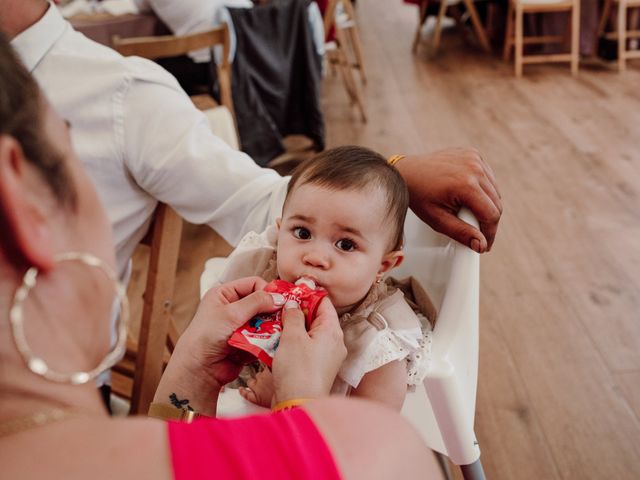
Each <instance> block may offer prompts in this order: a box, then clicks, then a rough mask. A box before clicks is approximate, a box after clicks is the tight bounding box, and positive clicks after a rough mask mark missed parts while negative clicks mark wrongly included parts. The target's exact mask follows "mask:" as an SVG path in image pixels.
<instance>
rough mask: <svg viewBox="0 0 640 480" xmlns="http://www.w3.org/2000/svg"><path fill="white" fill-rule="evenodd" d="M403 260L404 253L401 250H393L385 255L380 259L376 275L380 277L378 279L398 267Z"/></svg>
mask: <svg viewBox="0 0 640 480" xmlns="http://www.w3.org/2000/svg"><path fill="white" fill-rule="evenodd" d="M403 260H404V252H403V251H402V250H394V251H392V252H389V253H387V254H386V255H385V256H384V257H382V262H381V263H380V269H379V270H378V275H379V276H380V278H382V275H384V274H385V273H387V272H388V271H389V270H391V269H392V268H394V267H398V266H400V264H401V263H402V261H403Z"/></svg>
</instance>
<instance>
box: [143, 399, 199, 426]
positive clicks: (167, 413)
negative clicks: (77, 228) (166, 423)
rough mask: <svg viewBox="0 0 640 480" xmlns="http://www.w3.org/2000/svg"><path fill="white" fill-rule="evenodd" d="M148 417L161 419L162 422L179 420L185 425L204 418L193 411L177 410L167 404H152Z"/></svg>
mask: <svg viewBox="0 0 640 480" xmlns="http://www.w3.org/2000/svg"><path fill="white" fill-rule="evenodd" d="M147 416H149V417H153V418H159V419H160V420H179V421H181V422H184V423H191V422H193V421H194V420H195V419H196V418H200V417H204V415H200V414H199V413H197V412H195V411H193V410H187V409H185V408H176V407H174V406H173V405H167V404H166V403H152V404H151V405H149V411H148V412H147Z"/></svg>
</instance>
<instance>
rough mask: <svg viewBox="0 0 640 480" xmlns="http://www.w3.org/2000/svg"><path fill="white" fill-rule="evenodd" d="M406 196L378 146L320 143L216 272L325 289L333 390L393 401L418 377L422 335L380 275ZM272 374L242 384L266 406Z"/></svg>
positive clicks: (394, 257)
mask: <svg viewBox="0 0 640 480" xmlns="http://www.w3.org/2000/svg"><path fill="white" fill-rule="evenodd" d="M408 205H409V193H408V191H407V187H406V185H405V183H404V180H403V179H402V177H401V176H400V174H399V173H398V171H397V170H396V169H395V168H394V167H392V166H390V165H388V164H387V162H386V161H385V159H384V158H383V157H382V156H380V155H379V154H377V153H375V152H373V151H371V150H368V149H365V148H362V147H355V146H346V147H339V148H335V149H332V150H327V151H325V152H322V153H320V154H319V155H317V156H316V157H314V158H313V159H311V160H309V161H307V162H305V163H303V164H301V165H300V166H299V167H298V168H297V169H296V171H295V172H294V174H293V176H292V178H291V181H290V183H289V187H288V190H287V196H286V199H285V202H284V206H283V210H282V218H279V219H277V221H276V225H275V226H273V227H270V228H269V229H267V230H266V231H265V232H263V233H261V234H256V233H250V234H248V235H247V236H245V238H243V240H242V241H241V243H240V245H239V246H238V248H237V249H236V250H235V251H234V252H233V253H232V255H231V256H230V257H229V260H228V263H227V267H226V269H225V271H224V273H223V278H222V279H221V280H222V281H228V280H232V279H234V278H239V277H242V276H247V275H259V276H261V277H263V278H264V279H265V280H267V281H271V280H273V279H275V278H280V279H283V280H287V281H289V282H295V281H296V280H298V279H300V278H302V277H304V278H308V279H311V280H313V281H314V282H315V284H316V285H317V286H318V287H322V288H324V289H326V290H327V292H328V297H329V299H330V300H331V302H332V303H333V305H334V307H335V308H336V310H337V312H338V315H339V316H340V323H341V326H342V328H343V331H344V340H345V345H346V347H347V352H348V353H347V358H346V360H345V362H344V364H343V365H342V368H341V370H340V372H339V375H338V378H336V381H335V383H334V385H333V388H332V393H335V394H342V395H353V396H360V397H367V398H370V399H374V400H377V401H381V402H383V403H386V404H388V405H390V406H392V407H394V408H396V409H398V410H399V409H400V408H401V407H402V404H403V402H404V398H405V394H406V391H407V385H408V384H417V383H419V382H420V381H421V380H422V378H423V377H424V373H423V372H424V371H425V368H426V366H425V362H426V357H427V355H426V353H427V352H426V351H425V350H426V349H427V347H428V343H429V342H428V336H429V335H430V331H429V330H430V328H429V327H428V324H427V326H423V327H422V328H421V322H420V320H419V319H418V317H417V316H416V314H415V313H414V312H413V310H412V309H411V307H410V306H409V305H408V304H407V303H406V301H405V300H404V296H403V294H402V292H401V291H399V290H397V289H395V288H392V287H390V286H388V285H387V283H385V282H383V275H384V274H385V273H387V272H388V271H389V270H391V269H392V268H393V267H395V266H397V265H399V264H400V263H401V262H402V260H403V258H404V254H403V251H402V243H403V228H404V219H405V216H406V213H407V208H408ZM425 323H426V322H425ZM270 381H271V379H270V372H269V370H268V369H263V370H262V371H261V372H260V373H258V375H257V376H256V378H255V379H251V380H250V381H249V382H248V387H249V388H242V389H241V390H240V393H241V395H242V396H243V397H244V398H246V399H247V400H250V401H252V402H254V403H258V404H261V405H264V406H270V403H271V392H272V390H271V384H270Z"/></svg>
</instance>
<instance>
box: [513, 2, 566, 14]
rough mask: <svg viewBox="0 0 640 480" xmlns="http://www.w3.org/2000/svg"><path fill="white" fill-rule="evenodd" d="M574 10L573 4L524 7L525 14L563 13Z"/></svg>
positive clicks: (525, 5)
mask: <svg viewBox="0 0 640 480" xmlns="http://www.w3.org/2000/svg"><path fill="white" fill-rule="evenodd" d="M572 8H573V2H565V3H554V4H550V5H527V4H524V5H523V9H522V11H523V12H524V13H544V12H563V11H566V10H571V9H572Z"/></svg>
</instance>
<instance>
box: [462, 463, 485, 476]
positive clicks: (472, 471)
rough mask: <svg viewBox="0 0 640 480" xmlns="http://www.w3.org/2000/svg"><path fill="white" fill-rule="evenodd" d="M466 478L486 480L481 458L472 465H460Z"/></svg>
mask: <svg viewBox="0 0 640 480" xmlns="http://www.w3.org/2000/svg"><path fill="white" fill-rule="evenodd" d="M460 469H461V470H462V477H463V478H464V480H486V477H485V475H484V469H483V468H482V463H481V462H480V459H478V460H476V461H475V462H473V463H472V464H470V465H460Z"/></svg>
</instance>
